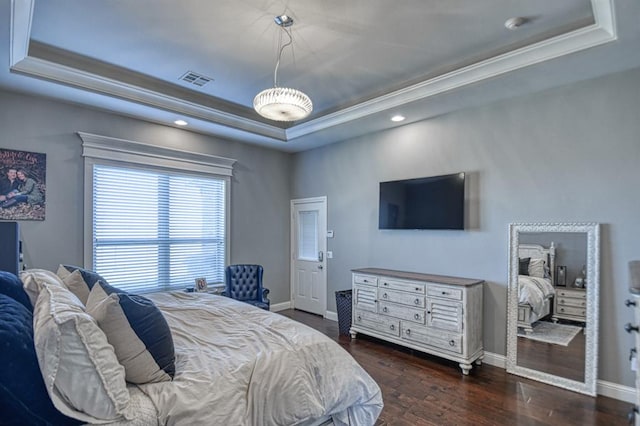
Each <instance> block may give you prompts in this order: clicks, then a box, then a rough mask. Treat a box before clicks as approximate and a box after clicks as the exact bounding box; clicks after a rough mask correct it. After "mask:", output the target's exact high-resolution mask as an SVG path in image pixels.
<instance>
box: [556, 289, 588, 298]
mask: <svg viewBox="0 0 640 426" xmlns="http://www.w3.org/2000/svg"><path fill="white" fill-rule="evenodd" d="M556 297H573V298H575V299H586V298H587V292H586V291H582V290H558V289H557V288H556Z"/></svg>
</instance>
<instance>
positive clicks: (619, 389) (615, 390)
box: [597, 380, 636, 404]
mask: <svg viewBox="0 0 640 426" xmlns="http://www.w3.org/2000/svg"><path fill="white" fill-rule="evenodd" d="M597 393H598V395H602V396H608V397H609V398H613V399H618V400H620V401H624V402H629V403H631V404H634V403H635V402H636V388H632V387H630V386H623V385H619V384H617V383H612V382H605V381H604V380H598V383H597Z"/></svg>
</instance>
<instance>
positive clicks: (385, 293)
mask: <svg viewBox="0 0 640 426" xmlns="http://www.w3.org/2000/svg"><path fill="white" fill-rule="evenodd" d="M378 300H380V301H382V302H393V303H400V304H403V305H408V306H413V307H415V308H424V306H425V303H424V296H422V295H417V294H411V293H405V292H403V291H395V290H387V289H386V288H379V289H378Z"/></svg>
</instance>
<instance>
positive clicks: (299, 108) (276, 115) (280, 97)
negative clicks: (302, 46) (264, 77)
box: [253, 15, 313, 121]
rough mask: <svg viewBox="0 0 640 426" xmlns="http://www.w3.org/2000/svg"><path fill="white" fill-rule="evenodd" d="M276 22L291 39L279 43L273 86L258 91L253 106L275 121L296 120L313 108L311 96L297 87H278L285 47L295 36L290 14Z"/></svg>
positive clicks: (305, 115) (276, 19) (258, 111)
mask: <svg viewBox="0 0 640 426" xmlns="http://www.w3.org/2000/svg"><path fill="white" fill-rule="evenodd" d="M274 20H275V23H276V25H278V26H279V27H280V28H281V29H282V31H284V33H285V34H286V35H287V36H288V37H289V41H288V42H287V43H285V44H284V45H283V44H282V37H280V41H279V43H278V60H277V61H276V68H275V71H274V73H273V87H272V88H271V89H266V90H263V91H262V92H260V93H258V94H257V95H256V97H255V98H254V99H253V108H254V109H255V110H256V112H257V113H258V114H260V115H261V116H263V117H265V118H268V119H270V120H275V121H296V120H301V119H303V118H305V117H307V116H308V115H309V114H310V113H311V111H312V110H313V104H312V103H311V99H309V96H307V95H305V94H304V93H303V92H301V91H299V90H297V89H291V88H288V87H278V67H279V66H280V59H281V58H282V51H283V50H284V48H285V47H287V46H291V45H292V43H293V37H292V36H291V29H290V27H291V26H292V25H293V19H292V18H291V17H290V16H288V15H279V16H276V17H275V19H274Z"/></svg>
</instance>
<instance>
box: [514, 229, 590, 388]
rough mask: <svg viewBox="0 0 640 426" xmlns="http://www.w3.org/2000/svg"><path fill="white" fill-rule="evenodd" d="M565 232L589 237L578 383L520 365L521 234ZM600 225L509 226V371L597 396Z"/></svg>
mask: <svg viewBox="0 0 640 426" xmlns="http://www.w3.org/2000/svg"><path fill="white" fill-rule="evenodd" d="M534 232H564V233H571V232H575V233H584V234H586V235H587V264H586V267H587V325H586V329H585V337H586V348H585V372H584V373H585V374H584V376H585V380H584V382H578V381H575V380H571V379H567V378H564V377H560V376H555V375H553V374H549V373H544V372H541V371H537V370H533V369H530V368H525V367H521V366H518V365H517V362H516V361H517V355H518V354H517V351H518V335H517V324H518V247H519V245H520V234H521V233H534ZM599 287H600V226H599V224H597V223H512V224H510V225H509V287H508V289H507V372H509V373H512V374H517V375H519V376H522V377H526V378H529V379H533V380H538V381H540V382H544V383H547V384H550V385H554V386H559V387H562V388H565V389H569V390H572V391H575V392H580V393H584V394H587V395H591V396H595V395H596V381H597V376H598V324H599V317H598V302H599V299H600V296H599V293H600V290H599Z"/></svg>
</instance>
